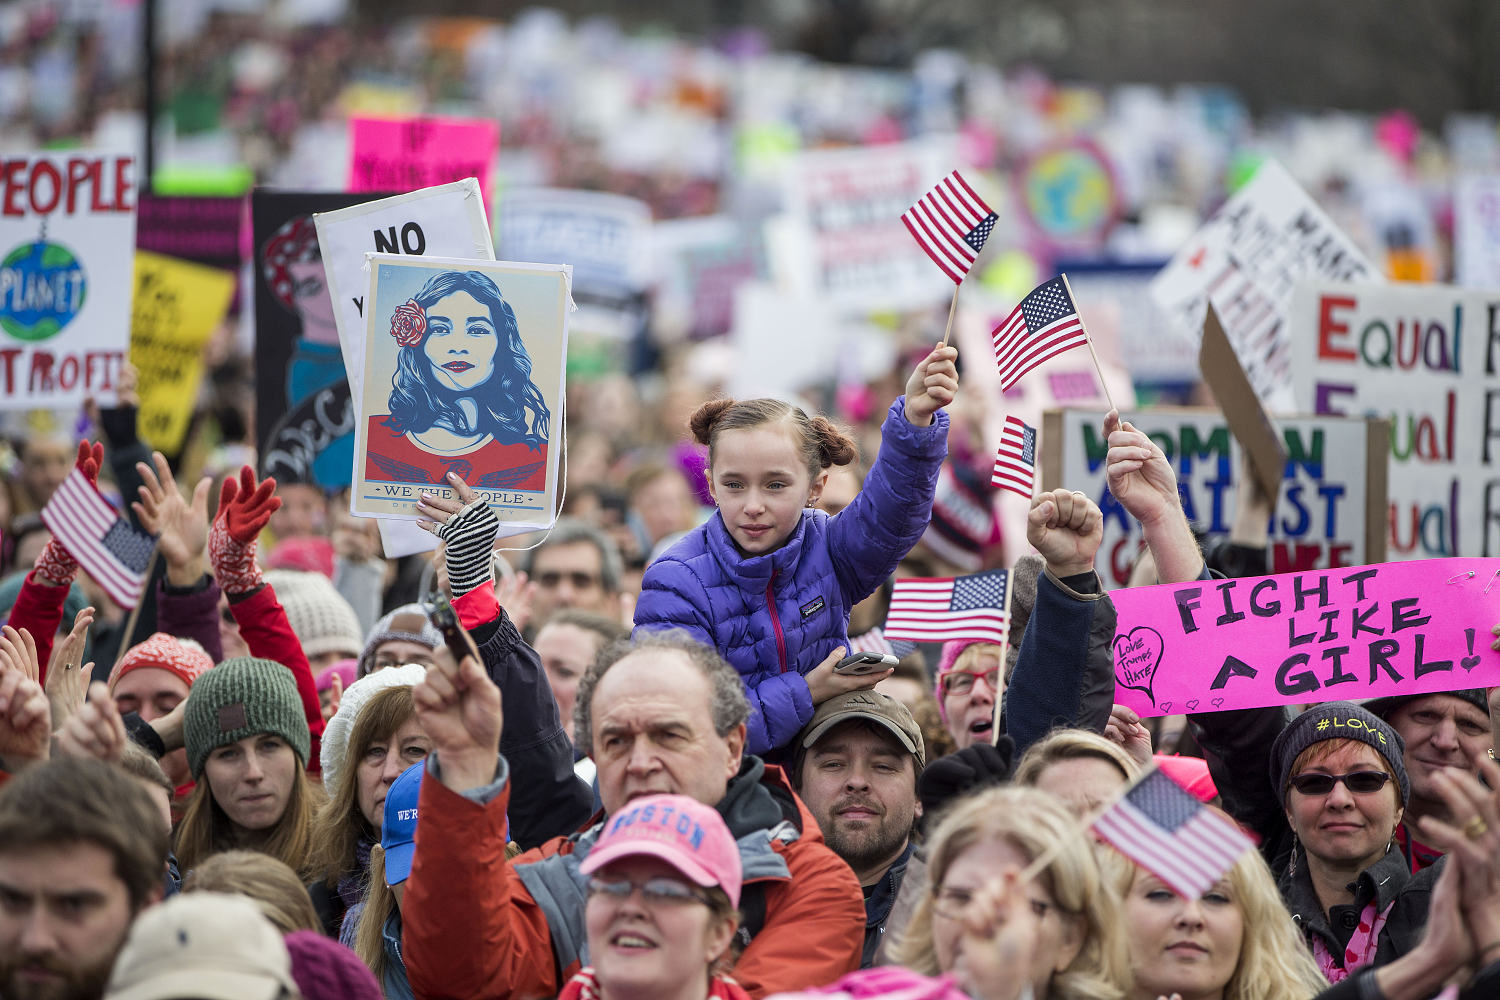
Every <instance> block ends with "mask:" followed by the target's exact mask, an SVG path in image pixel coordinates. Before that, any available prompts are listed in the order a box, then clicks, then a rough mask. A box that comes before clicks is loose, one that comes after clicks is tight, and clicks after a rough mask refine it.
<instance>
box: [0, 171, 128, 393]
mask: <svg viewBox="0 0 1500 1000" xmlns="http://www.w3.org/2000/svg"><path fill="white" fill-rule="evenodd" d="M135 175H136V169H135V161H134V159H133V158H132V157H129V156H123V155H117V154H112V153H86V152H75V153H58V154H52V153H21V154H18V155H15V156H9V157H0V409H28V408H31V407H54V408H60V407H65V406H72V405H75V404H77V403H79V402H82V401H83V399H84V398H85V397H90V396H92V397H96V398H98V397H104V396H106V395H107V394H110V393H113V391H114V389H115V380H116V379H117V378H118V377H119V373H120V366H121V365H122V364H123V363H124V361H125V350H126V347H127V345H128V344H129V342H130V296H131V289H132V285H133V283H134V275H133V272H132V269H131V254H132V253H133V252H134V248H135V208H136V202H135V197H136V180H135Z"/></svg>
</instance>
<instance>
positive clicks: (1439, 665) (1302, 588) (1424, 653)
mask: <svg viewBox="0 0 1500 1000" xmlns="http://www.w3.org/2000/svg"><path fill="white" fill-rule="evenodd" d="M1110 598H1111V599H1112V600H1113V601H1114V604H1115V609H1116V611H1117V612H1118V614H1119V626H1118V628H1119V631H1118V633H1117V634H1116V635H1115V639H1114V644H1115V700H1116V701H1117V702H1119V703H1120V704H1122V705H1128V706H1129V707H1130V708H1132V709H1134V710H1135V711H1137V712H1139V713H1140V714H1141V715H1143V716H1156V715H1173V714H1181V713H1184V712H1218V711H1229V710H1230V709H1237V708H1264V707H1266V706H1270V705H1301V704H1308V703H1316V702H1324V701H1342V700H1359V699H1362V698H1381V697H1386V696H1388V695H1403V694H1436V693H1439V692H1443V691H1460V690H1465V689H1467V688H1477V687H1494V686H1496V685H1500V652H1496V651H1494V650H1492V649H1491V648H1490V626H1492V625H1494V624H1495V622H1497V621H1500V559H1424V560H1419V561H1416V562H1406V563H1377V564H1375V565H1372V566H1355V567H1350V568H1345V569H1329V570H1318V571H1312V572H1306V573H1283V574H1281V575H1279V576H1262V577H1244V578H1241V579H1236V580H1195V581H1193V582H1192V583H1181V584H1163V585H1161V586H1156V587H1133V588H1129V589H1126V590H1117V591H1115V592H1113V593H1112V594H1111V595H1110Z"/></svg>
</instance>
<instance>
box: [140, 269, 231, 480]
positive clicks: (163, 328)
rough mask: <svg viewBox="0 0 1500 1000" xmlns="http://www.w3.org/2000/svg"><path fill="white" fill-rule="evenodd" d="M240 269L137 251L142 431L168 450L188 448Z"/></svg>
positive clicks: (145, 437)
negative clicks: (211, 345)
mask: <svg viewBox="0 0 1500 1000" xmlns="http://www.w3.org/2000/svg"><path fill="white" fill-rule="evenodd" d="M234 286H235V275H234V274H233V272H230V271H220V270H217V269H215V268H212V267H204V266H203V265H201V264H193V263H190V262H188V261H185V260H178V259H176V258H174V257H166V256H163V255H162V254H158V253H151V252H150V251H149V250H138V251H136V255H135V302H134V304H133V306H132V310H131V324H130V363H131V364H132V365H134V366H135V370H136V372H137V374H138V381H137V392H138V393H139V395H140V398H141V406H140V421H139V428H140V435H141V439H142V440H144V441H145V442H146V443H147V444H149V445H150V446H151V447H153V448H156V449H158V450H160V451H162V452H164V453H166V454H168V455H175V454H177V453H178V452H179V451H181V450H182V445H183V439H184V438H185V437H186V435H187V429H188V422H189V421H190V420H191V419H192V416H193V407H194V404H196V403H197V401H198V383H199V382H200V381H201V380H202V378H203V348H204V346H205V345H206V344H207V343H208V338H209V337H210V336H212V335H213V332H214V330H215V328H217V327H218V325H219V323H221V322H222V321H223V319H224V315H225V313H226V312H228V310H229V301H230V299H231V298H232V297H233V296H234Z"/></svg>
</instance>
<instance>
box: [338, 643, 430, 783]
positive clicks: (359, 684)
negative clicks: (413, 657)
mask: <svg viewBox="0 0 1500 1000" xmlns="http://www.w3.org/2000/svg"><path fill="white" fill-rule="evenodd" d="M426 676H427V668H426V667H424V666H422V665H421V664H420V663H408V664H406V665H405V666H400V667H387V668H386V669H384V670H377V671H375V673H373V674H370V675H369V676H368V677H361V678H360V679H359V680H357V681H355V682H354V683H353V684H350V685H349V686H348V687H346V688H344V695H343V697H342V698H340V699H339V710H338V711H337V712H335V713H333V718H331V719H329V720H328V725H327V726H325V727H324V728H323V751H322V755H321V758H320V759H321V760H322V762H323V787H324V788H325V789H326V790H327V791H328V794H329V796H330V797H333V796H336V795H338V792H339V782H340V781H341V780H343V776H344V765H345V764H346V763H347V762H348V760H349V740H350V739H352V738H353V736H354V727H355V725H356V724H357V723H358V722H359V716H360V713H362V712H363V711H364V710H365V706H366V705H368V704H369V703H370V699H371V698H373V697H375V695H376V694H378V693H379V692H381V691H385V690H387V689H389V688H394V687H416V686H417V685H418V684H420V683H421V682H422V678H423V677H426Z"/></svg>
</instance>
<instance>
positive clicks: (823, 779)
mask: <svg viewBox="0 0 1500 1000" xmlns="http://www.w3.org/2000/svg"><path fill="white" fill-rule="evenodd" d="M793 745H794V746H795V747H796V748H797V760H796V761H795V762H794V764H793V768H792V774H793V776H794V780H795V785H796V789H797V794H799V795H800V796H801V797H802V801H803V802H804V803H805V804H806V805H807V808H808V811H809V812H811V813H812V814H813V816H814V818H816V819H817V821H818V826H820V827H822V829H823V839H824V840H825V841H826V842H827V843H828V846H829V847H831V848H832V849H833V853H835V854H837V855H838V856H839V857H841V858H843V859H844V861H846V862H847V863H848V865H849V867H850V868H853V869H854V874H855V875H856V876H857V877H858V878H859V884H860V886H861V888H862V889H863V890H864V897H865V944H864V952H863V955H862V957H861V959H860V967H861V968H868V967H870V966H871V965H873V964H875V952H876V949H877V948H878V947H879V945H880V939H881V936H882V935H883V934H884V933H885V928H886V922H887V919H888V918H889V917H890V914H891V908H892V906H893V905H894V904H895V902H896V894H897V893H898V892H899V891H900V889H901V882H902V879H903V878H905V876H906V869H907V865H908V863H909V862H910V861H911V857H912V843H911V831H912V827H913V825H915V823H916V821H917V818H918V817H920V816H921V815H922V803H921V802H919V801H918V800H917V775H919V774H920V773H921V772H922V768H923V767H924V766H925V765H926V763H927V753H926V749H925V747H924V746H923V743H922V730H921V728H920V727H919V726H918V725H917V723H916V720H915V719H913V718H912V715H911V712H910V711H908V710H907V708H906V706H905V705H903V704H901V703H900V702H899V701H897V700H896V699H894V698H892V697H891V696H889V695H886V694H881V693H880V692H878V691H851V692H849V693H848V694H842V695H839V696H837V697H835V698H830V699H829V700H827V701H825V702H823V704H822V705H820V706H818V710H817V712H816V713H814V715H813V717H812V720H811V721H809V722H808V724H807V725H806V726H805V727H803V729H802V732H801V733H799V734H798V735H797V739H796V741H795V743H794V744H793Z"/></svg>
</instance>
